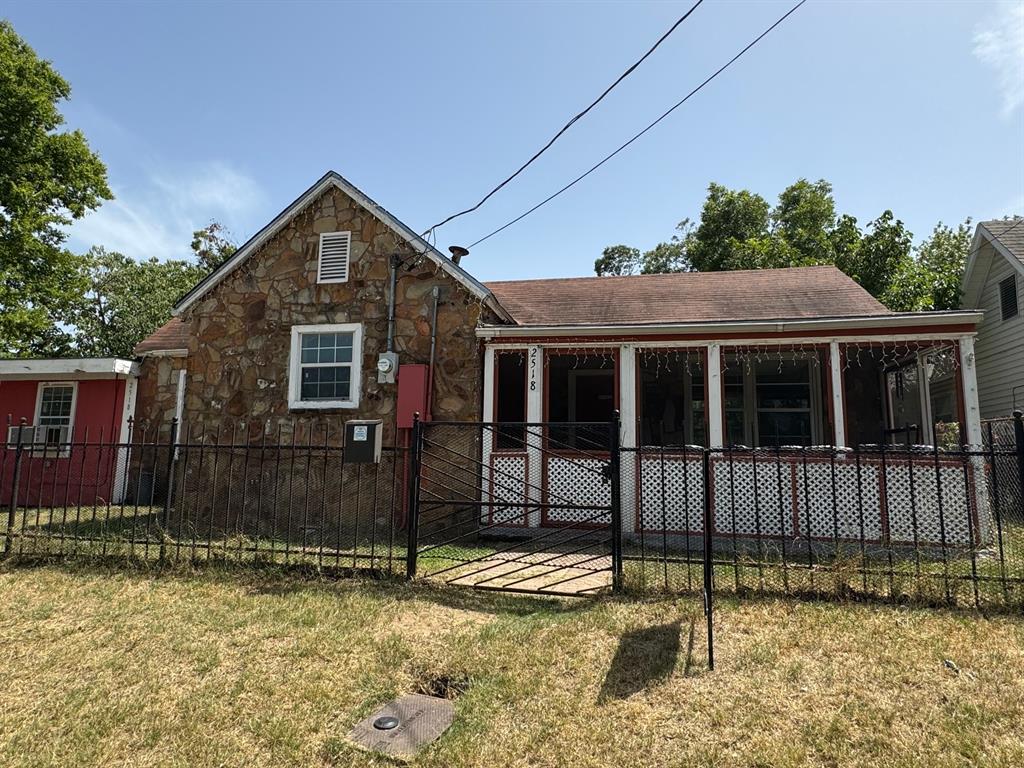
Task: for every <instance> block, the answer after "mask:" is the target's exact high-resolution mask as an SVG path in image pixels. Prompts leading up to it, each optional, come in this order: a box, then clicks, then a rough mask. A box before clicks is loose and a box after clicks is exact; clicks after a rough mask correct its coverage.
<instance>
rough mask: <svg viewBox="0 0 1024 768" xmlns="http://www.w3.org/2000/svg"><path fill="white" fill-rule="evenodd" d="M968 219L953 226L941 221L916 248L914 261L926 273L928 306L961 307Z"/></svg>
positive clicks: (968, 240) (968, 242)
mask: <svg viewBox="0 0 1024 768" xmlns="http://www.w3.org/2000/svg"><path fill="white" fill-rule="evenodd" d="M971 237H972V233H971V220H970V219H967V220H965V221H964V222H963V223H961V224H960V225H958V226H957V228H956V229H953V228H952V227H947V226H946V225H945V224H943V223H942V222H941V221H940V222H939V223H938V224H936V225H935V229H934V230H932V234H931V236H930V237H929V238H928V239H927V240H925V241H924V242H923V243H921V245H919V246H918V248H917V253H916V256H917V262H918V264H920V265H921V267H922V268H923V269H924V270H925V271H926V272H927V274H928V283H929V286H930V291H929V292H930V294H931V306H930V307H929V308H930V309H957V308H958V307H959V306H960V294H961V291H962V286H961V281H962V280H963V275H964V268H965V267H966V266H967V255H968V254H969V253H970V250H971Z"/></svg>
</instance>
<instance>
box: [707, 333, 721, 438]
mask: <svg viewBox="0 0 1024 768" xmlns="http://www.w3.org/2000/svg"><path fill="white" fill-rule="evenodd" d="M707 401H708V447H709V448H721V447H722V446H723V445H724V444H725V438H724V436H723V426H724V424H725V412H724V410H723V407H722V345H721V344H717V343H711V344H708V392H707Z"/></svg>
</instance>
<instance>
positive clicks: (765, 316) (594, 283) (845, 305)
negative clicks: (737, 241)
mask: <svg viewBox="0 0 1024 768" xmlns="http://www.w3.org/2000/svg"><path fill="white" fill-rule="evenodd" d="M486 285H487V287H488V288H490V289H491V291H493V292H494V295H495V297H496V298H497V299H498V301H499V302H500V303H501V305H502V306H503V307H505V309H506V310H508V312H509V313H510V314H511V315H512V316H513V317H514V318H515V319H516V322H517V323H519V325H551V326H553V325H624V324H630V325H634V324H654V323H692V322H713V321H723V320H739V321H742V320H775V319H791V318H813V317H846V316H854V315H886V314H890V312H889V310H887V309H886V308H885V307H884V306H882V304H880V303H879V302H878V301H877V300H876V299H875V298H874V297H873V296H871V294H869V293H868V292H867V291H865V290H864V289H863V288H861V287H860V286H859V285H858V284H857V283H855V282H854V281H853V280H852V279H851V278H850V277H848V276H847V275H845V274H844V273H843V272H841V271H840V270H838V269H836V268H835V267H831V266H822V267H792V268H789V269H761V270H748V271H735V272H684V273H678V274H669V275H629V276H624V277H573V278H559V279H553V280H512V281H506V282H495V283H487V284H486Z"/></svg>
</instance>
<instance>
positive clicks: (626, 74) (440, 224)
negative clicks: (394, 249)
mask: <svg viewBox="0 0 1024 768" xmlns="http://www.w3.org/2000/svg"><path fill="white" fill-rule="evenodd" d="M703 2H704V0H697V2H696V3H694V4H693V6H692V7H691V8H690V10H688V11H687V12H686V13H684V14H683V15H682V16H680V17H679V19H678V20H677V21H676V23H675V24H673V25H672V26H671V27H670V28H669V30H668V32H666V33H665V34H663V35H662V36H661V37H659V38H658V40H657V42H656V43H655V44H654V45H652V46H651V47H650V49H649V50H648V51H647V53H645V54H644V55H643V56H641V57H640V58H639V59H637V61H636V62H635V63H634V64H633V65H632V66H631V67H630V68H629V69H627V70H626V71H625V72H623V73H622V74H621V75H619V77H618V79H617V80H616V81H615V82H614V83H612V84H611V85H609V86H608V87H607V88H605V90H604V93H602V94H601V95H600V96H598V97H597V98H596V99H594V101H592V102H591V103H590V105H589V106H588V107H587V108H586V109H584V110H583V111H582V112H580V113H579V114H578V115H576V116H575V117H574V118H572V120H570V121H569V122H567V123H566V124H565V125H563V126H562V128H561V129H560V130H559V131H558V133H556V134H555V135H554V136H552V137H551V140H550V141H548V143H547V144H545V145H544V146H543V147H541V148H540V149H539V150H538V151H537V152H536V153H535V154H534V155H533V157H531V158H530V159H529V160H527V161H526V162H525V163H523V164H522V165H521V166H519V169H518V170H517V171H516V172H515V173H513V174H512V175H511V176H509V177H508V178H507V179H505V180H504V181H503V182H501V183H500V184H499V185H498V186H496V187H495V188H494V189H492V190H491V191H490V192H488V193H487V194H486V195H484V196H483V197H482V198H481V199H480V202H478V203H477V204H476V205H474V206H473V207H472V208H467V209H466V210H464V211H459V212H458V213H453V214H452V215H451V216H449V217H448V218H446V219H444V220H443V221H440V222H438V223H437V224H435V225H434V226H432V227H431V228H430V229H428V230H427V231H426V232H424V233H423V235H424V237H425V236H427V235H428V234H430V233H432V232H433V231H434V230H435V229H437V228H438V227H443V226H444V225H445V224H447V223H448V222H449V221H452V220H453V219H457V218H459V216H464V215H466V214H467V213H472V212H473V211H475V210H476V209H477V208H479V207H480V206H481V205H483V204H484V203H486V202H487V201H488V200H490V199H491V197H493V196H494V194H495V193H497V192H498V191H499V190H500V189H501V188H502V187H504V186H505V185H506V184H508V183H509V182H510V181H512V179H514V178H515V177H516V176H518V175H519V174H520V173H522V172H523V171H525V170H526V169H527V167H528V166H529V165H530V164H531V163H533V161H534V160H536V159H537V158H538V157H540V156H541V155H543V154H544V153H545V152H546V151H547V150H548V149H549V148H550V147H551V145H552V144H554V143H555V142H556V141H558V139H559V138H561V136H562V134H563V133H565V132H566V131H567V130H569V128H571V127H572V125H573V124H574V123H575V122H576V121H577V120H579V119H580V118H581V117H583V116H584V115H586V114H587V113H588V112H589V111H590V110H592V109H593V108H594V107H596V106H597V105H598V104H599V103H601V101H602V100H603V99H604V97H605V96H607V95H608V94H609V93H611V92H612V89H614V88H615V86H617V85H618V84H619V83H621V82H622V81H623V80H625V79H626V78H627V77H629V76H630V75H631V74H632V73H633V70H634V69H636V68H637V67H639V66H640V65H641V64H643V63H644V61H645V60H646V59H647V57H648V56H650V55H651V54H652V53H654V51H655V49H656V48H657V47H658V46H659V45H661V44H662V43H663V42H665V40H666V39H667V38H668V36H669V35H671V34H672V33H673V32H675V31H676V28H677V27H678V26H679V25H680V24H682V23H683V22H684V21H686V19H687V18H688V17H689V16H690V14H691V13H693V12H694V11H695V10H697V6H699V5H700V4H701V3H703Z"/></svg>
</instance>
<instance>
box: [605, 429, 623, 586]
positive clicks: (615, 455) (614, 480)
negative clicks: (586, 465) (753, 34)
mask: <svg viewBox="0 0 1024 768" xmlns="http://www.w3.org/2000/svg"><path fill="white" fill-rule="evenodd" d="M608 427H609V429H610V430H611V432H610V434H609V435H608V451H609V456H608V461H609V467H608V469H609V471H610V473H611V477H610V478H609V479H610V480H611V506H612V508H611V523H612V591H613V592H621V591H622V582H623V568H622V493H621V482H622V475H621V471H620V470H621V468H622V460H621V459H622V456H621V453H622V445H621V442H622V436H621V434H620V432H619V429H620V417H619V412H618V411H613V412H612V419H611V422H610V423H609V425H608Z"/></svg>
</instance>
